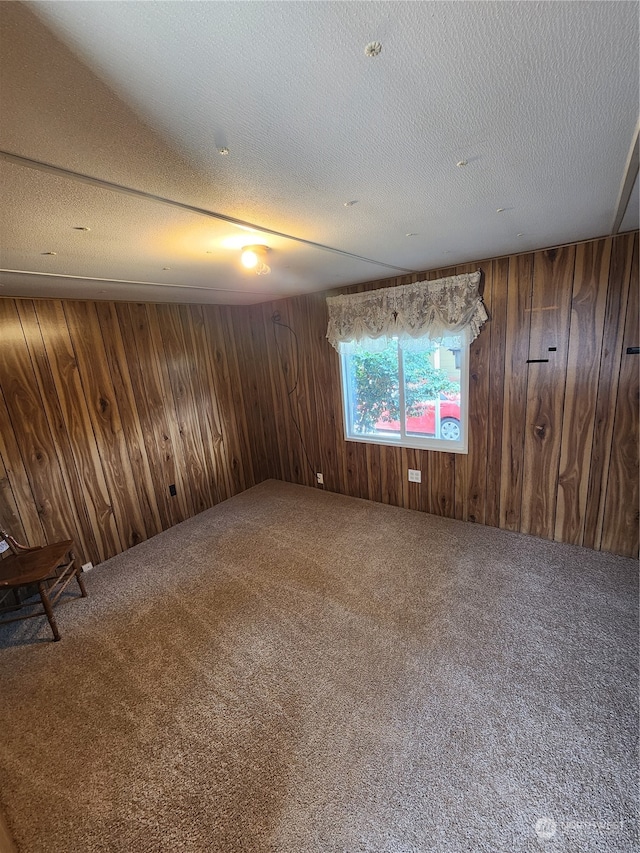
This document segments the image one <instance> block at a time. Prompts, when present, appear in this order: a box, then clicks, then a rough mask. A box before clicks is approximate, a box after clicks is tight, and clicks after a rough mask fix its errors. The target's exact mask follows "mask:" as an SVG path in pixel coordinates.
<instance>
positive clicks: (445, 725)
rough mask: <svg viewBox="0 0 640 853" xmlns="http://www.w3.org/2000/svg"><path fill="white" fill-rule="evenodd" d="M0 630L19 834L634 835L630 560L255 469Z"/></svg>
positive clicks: (182, 837) (447, 842)
mask: <svg viewBox="0 0 640 853" xmlns="http://www.w3.org/2000/svg"><path fill="white" fill-rule="evenodd" d="M87 587H88V591H89V596H90V597H89V598H88V599H85V600H80V599H79V600H77V601H74V602H70V603H67V604H64V605H63V606H61V607H60V608H59V610H58V622H59V625H60V629H61V631H62V634H63V638H62V641H61V642H60V643H51V642H49V637H50V635H49V632H48V627H47V626H46V623H45V622H44V621H42V622H41V620H30V621H29V622H23V623H18V626H17V627H16V626H15V625H14V626H7V627H5V628H3V629H0V690H1V694H0V732H1V736H0V800H1V801H2V805H3V807H4V811H5V814H6V816H7V819H8V822H9V824H10V827H11V829H12V830H13V833H14V835H15V837H16V840H17V842H18V847H19V850H20V851H21V853H85V851H86V853H93V851H105V853H106V851H109V853H125V852H126V853H147V851H149V853H151V851H154V853H156V851H162V852H163V853H178V851H188V853H197V852H198V851H220V853H236V852H237V853H240V851H247V853H267V851H272V853H360V851H362V853H364V851H371V853H417V852H418V851H419V852H420V853H422V851H438V853H449V851H450V852H451V853H454V851H455V853H458V851H460V852H461V851H491V853H495V851H504V853H516V851H539V850H549V851H607V853H614V851H615V853H622V851H633V850H637V849H638V846H637V824H636V811H637V802H638V800H637V798H638V773H637V733H638V704H637V695H638V676H637V661H638V632H637V605H638V586H637V564H636V562H635V561H633V560H626V559H623V558H620V557H615V556H611V555H606V554H600V553H595V552H590V551H587V550H584V549H580V548H575V547H571V546H562V545H556V544H553V543H549V542H544V541H541V540H536V539H533V538H527V537H523V536H519V535H517V534H509V533H505V532H502V531H497V530H493V529H490V528H486V527H481V526H474V525H471V524H464V523H461V522H455V521H450V520H446V519H440V518H435V517H433V516H427V515H424V514H421V513H416V512H410V511H407V510H402V509H397V508H394V507H389V506H384V505H380V504H373V503H368V502H365V501H360V500H355V499H352V498H345V497H341V496H338V495H334V494H329V493H326V492H322V491H319V490H314V489H308V488H305V487H301V486H294V485H290V484H285V483H280V482H276V481H273V480H272V481H268V482H266V483H262V484H261V485H260V486H257V487H255V488H254V489H251V490H250V491H248V492H244V493H243V494H241V495H238V496H237V497H235V498H233V499H231V500H229V501H227V502H225V503H224V504H221V505H219V506H217V507H215V508H213V509H211V510H208V511H207V512H204V513H203V514H202V515H200V516H197V517H196V518H193V519H190V520H189V521H187V522H185V523H184V524H182V525H179V526H178V527H176V528H173V529H172V530H170V531H167V532H165V533H163V534H161V535H160V536H157V537H155V538H154V539H152V540H150V541H148V542H144V543H143V544H141V545H139V546H138V547H136V548H133V549H132V550H130V551H128V552H126V553H125V554H122V555H120V556H119V557H116V558H114V559H113V560H110V561H109V562H107V563H103V564H102V565H100V566H98V567H97V568H96V569H95V570H94V571H93V572H92V573H91V574H89V575H87Z"/></svg>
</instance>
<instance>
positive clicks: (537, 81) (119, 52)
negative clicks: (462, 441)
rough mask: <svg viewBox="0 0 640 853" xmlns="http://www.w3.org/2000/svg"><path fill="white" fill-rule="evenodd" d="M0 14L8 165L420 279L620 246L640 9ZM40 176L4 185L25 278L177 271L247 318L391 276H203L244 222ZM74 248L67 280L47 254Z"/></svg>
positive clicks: (145, 8)
mask: <svg viewBox="0 0 640 853" xmlns="http://www.w3.org/2000/svg"><path fill="white" fill-rule="evenodd" d="M0 17H1V19H2V45H1V47H2V51H0V53H1V54H2V59H1V60H0V61H1V62H2V66H1V68H0V73H1V76H2V87H1V89H0V100H1V106H2V116H3V121H2V126H1V127H0V148H1V149H3V150H5V151H9V152H12V153H14V154H18V155H21V156H23V157H28V158H33V159H36V160H41V161H44V162H47V163H52V164H55V165H57V166H61V167H64V168H66V169H71V170H75V171H78V172H81V173H84V174H88V175H92V176H95V177H99V178H102V179H104V180H108V181H113V182H116V183H121V184H124V185H126V186H130V187H134V188H137V189H140V190H144V191H146V192H149V193H155V194H159V195H161V196H166V197H169V198H173V199H177V200H179V201H183V202H186V203H189V204H193V205H197V206H201V207H204V208H208V209H211V210H214V211H219V212H222V213H225V214H228V215H231V216H235V217H238V218H241V219H243V220H247V221H249V222H254V223H256V224H258V225H263V226H265V227H269V228H272V229H276V230H279V231H283V232H285V233H287V234H294V235H297V236H300V237H303V238H306V239H310V240H313V241H316V242H320V243H325V244H328V245H330V246H334V247H337V248H340V249H344V250H346V251H349V252H352V253H355V254H358V255H363V256H365V257H367V258H372V259H375V260H379V261H382V262H385V263H387V264H393V265H397V266H399V267H402V268H405V269H410V270H418V271H421V270H426V269H432V268H441V267H444V266H450V265H451V264H456V263H464V262H468V261H471V260H474V259H480V258H486V257H495V256H498V255H501V254H511V253H514V252H517V251H523V250H530V249H533V248H543V247H546V246H550V245H558V244H560V243H568V242H573V241H576V240H581V239H588V238H593V237H596V236H601V235H603V234H606V233H608V232H609V230H610V228H611V224H612V221H613V216H614V210H615V205H616V200H617V195H618V191H619V189H620V185H621V182H622V178H623V173H624V167H625V162H626V158H627V154H628V151H629V148H630V145H631V141H632V137H633V132H634V128H635V124H636V121H637V113H638V109H637V104H638V59H637V45H638V15H637V4H635V3H617V2H593V3H538V2H528V3H483V2H480V3H470V2H466V3H459V2H443V3H439V2H438V3H436V2H433V3H431V2H419V3H416V2H391V1H390V2H384V3H379V2H371V3H363V2H358V0H354V1H353V2H343V3H336V2H268V3H258V2H254V3H246V2H244V3H238V2H215V3H207V2H189V3H184V2H164V3H154V4H150V3H95V2H90V3H31V4H29V5H28V6H27V5H23V4H17V3H3V4H0ZM45 25H46V26H45ZM46 27H50V28H51V29H50V30H49V29H47V28H46ZM372 40H378V41H380V42H381V44H382V45H383V49H382V52H381V53H380V55H379V56H377V57H367V56H366V55H365V52H364V48H365V46H366V45H367V44H368V43H370V42H371V41H372ZM220 148H228V149H229V155H228V156H226V157H221V156H220V154H219V149H220ZM461 158H462V159H465V160H466V161H467V162H468V165H467V166H466V167H465V168H464V169H458V168H456V165H455V164H456V163H457V162H459V161H460V159H461ZM7 165H8V164H4V165H3V174H2V175H0V178H2V179H3V180H4V177H5V176H4V169H5V168H6V167H7ZM14 168H19V171H20V173H24V174H25V175H26V173H28V172H29V170H28V169H26V168H25V167H14ZM36 175H37V177H38V181H37V182H36V186H34V185H33V181H30V180H29V178H28V177H25V181H24V185H23V184H22V182H21V181H20V180H18V181H17V182H16V181H13V180H9V181H8V189H7V193H6V195H5V205H4V206H3V209H4V211H5V213H4V216H5V218H4V219H3V220H1V221H0V228H1V229H2V233H3V235H6V237H5V240H4V241H3V242H4V255H3V261H2V266H3V267H5V268H8V269H19V270H33V271H42V272H52V273H56V272H61V271H62V270H63V269H64V270H65V274H75V275H81V276H85V277H87V278H91V277H93V276H99V275H101V276H103V277H111V278H117V279H124V280H131V279H135V280H144V281H149V282H154V281H158V275H159V271H161V270H162V267H164V266H170V267H171V271H170V272H171V274H170V275H168V276H166V280H167V281H170V282H175V284H176V285H186V284H192V285H197V286H199V287H209V288H217V289H218V290H219V292H220V293H221V294H224V291H225V289H227V290H228V289H229V288H233V289H235V288H238V289H239V290H240V291H241V292H240V295H239V300H240V301H261V299H262V300H264V299H269V298H271V296H272V295H273V294H274V293H275V294H280V295H284V296H286V295H289V294H291V293H293V292H297V293H300V292H303V291H313V290H321V289H324V288H326V287H333V286H339V285H343V284H352V283H354V282H358V281H368V280H372V279H375V278H381V277H384V276H385V275H388V272H385V270H384V269H381V268H380V267H378V266H376V265H373V264H368V263H366V262H363V261H356V260H353V259H349V258H341V257H339V256H336V255H332V254H330V253H327V252H322V251H320V250H317V249H313V248H310V247H305V246H301V245H300V244H295V243H291V242H290V241H280V242H279V241H278V240H277V239H276V240H275V241H274V243H273V244H272V243H270V245H272V248H273V249H274V256H273V258H274V263H273V264H271V266H272V268H273V272H272V275H271V277H270V279H268V278H265V279H264V281H262V280H260V282H259V284H258V283H257V281H256V279H255V278H251V279H249V280H247V279H246V278H242V274H241V273H239V272H238V271H237V270H236V265H237V264H236V262H237V258H236V257H235V256H231V255H229V254H228V253H227V254H225V253H224V252H222V253H219V252H218V253H216V255H215V256H214V257H205V254H204V252H205V249H206V248H209V247H210V244H211V245H212V246H214V247H215V248H216V249H219V245H220V241H221V240H222V239H223V238H224V237H225V235H227V234H228V233H229V226H227V225H225V224H224V223H222V224H221V223H217V222H215V221H214V220H210V219H203V218H202V217H199V218H198V217H195V215H191V216H190V215H187V214H184V213H182V212H180V211H176V210H175V209H173V208H164V207H162V206H160V205H158V204H157V203H150V202H145V201H143V200H139V199H132V198H127V199H123V197H122V196H118V195H117V194H114V193H113V192H110V191H109V192H106V191H105V192H104V193H101V191H99V190H96V189H95V188H93V187H89V186H87V185H84V184H81V183H80V184H75V185H74V186H72V187H71V188H67V189H66V190H65V191H62V192H60V190H59V186H58V183H57V182H56V180H54V179H53V178H52V176H50V175H47V174H44V173H36ZM63 180H64V181H65V182H69V179H68V178H64V179H63ZM9 190H10V192H9ZM348 200H358V204H356V205H353V206H352V207H344V202H345V201H348ZM125 202H126V203H125ZM498 208H504V212H503V213H502V214H500V215H499V216H496V214H495V211H496V210H497V209H498ZM114 220H115V222H114ZM74 224H89V225H90V226H91V227H92V232H91V233H90V234H87V235H84V236H85V237H87V238H88V239H86V240H84V241H83V242H80V240H79V239H75V241H73V240H72V236H73V237H75V238H78V235H77V234H75V235H71V234H69V233H68V231H69V229H70V228H71V227H72V226H73V225H74ZM627 227H628V228H634V227H637V205H636V207H635V218H634V217H632V219H631V220H629V221H627ZM231 231H232V233H236V234H237V233H238V232H237V231H234V230H233V229H231ZM121 232H124V234H122V233H121ZM407 233H416V234H417V236H416V237H414V238H411V239H407V237H406V236H405V235H406V234H407ZM518 233H523V234H524V236H523V237H522V238H517V237H516V234H518ZM81 236H82V235H81ZM54 243H55V244H56V247H57V248H56V251H58V256H57V258H56V261H55V263H54V262H53V261H51V259H49V260H47V259H45V258H42V257H41V256H40V252H41V251H46V249H47V248H48V246H51V245H53V244H54ZM164 280H165V279H160V281H164ZM18 283H19V282H17V279H16V286H17V284H18ZM266 288H268V289H269V293H267V292H266ZM248 291H252V293H251V294H248ZM150 292H151V297H150V298H154V297H156V296H157V293H156V292H155V291H153V290H152V291H150ZM162 293H163V291H162V290H160V288H158V294H162ZM164 293H165V296H166V292H164ZM182 296H183V298H184V299H185V301H187V300H188V301H207V299H206V297H205V296H203V295H202V294H201V293H200V294H198V292H197V291H196V292H193V293H190V292H183V293H182ZM227 298H228V297H224V295H221V296H218V297H215V295H214V301H225V299H227Z"/></svg>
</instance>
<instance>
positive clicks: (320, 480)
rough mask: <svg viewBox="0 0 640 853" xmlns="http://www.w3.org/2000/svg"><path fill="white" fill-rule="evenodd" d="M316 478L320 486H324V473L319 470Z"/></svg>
mask: <svg viewBox="0 0 640 853" xmlns="http://www.w3.org/2000/svg"><path fill="white" fill-rule="evenodd" d="M316 480H317V481H318V485H319V486H324V477H323V476H322V474H321V473H320V472H319V471H318V473H317V474H316Z"/></svg>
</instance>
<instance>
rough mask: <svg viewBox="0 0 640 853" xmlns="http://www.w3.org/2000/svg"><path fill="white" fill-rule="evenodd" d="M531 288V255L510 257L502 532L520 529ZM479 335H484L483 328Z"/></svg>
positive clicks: (503, 416)
mask: <svg viewBox="0 0 640 853" xmlns="http://www.w3.org/2000/svg"><path fill="white" fill-rule="evenodd" d="M532 286H533V255H520V256H519V257H517V258H511V259H510V261H509V273H508V280H507V296H506V303H507V305H506V317H505V322H506V330H505V350H506V358H505V366H504V387H503V400H504V408H503V410H502V459H501V462H500V468H501V473H500V527H504V528H505V530H520V524H521V510H522V482H523V469H524V443H525V424H526V411H527V382H528V378H529V370H528V367H527V358H528V356H529V329H530V325H531V288H532ZM491 322H492V324H493V323H494V322H495V320H492V321H491ZM481 334H486V331H485V329H483V330H482V332H481ZM490 334H491V333H490ZM494 393H495V387H494ZM495 420H496V421H497V419H495Z"/></svg>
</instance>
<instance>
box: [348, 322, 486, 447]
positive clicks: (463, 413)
mask: <svg viewBox="0 0 640 853" xmlns="http://www.w3.org/2000/svg"><path fill="white" fill-rule="evenodd" d="M362 344H363V346H364V345H365V341H363V342H362ZM469 349H470V346H469V341H468V338H467V335H466V334H465V333H463V334H462V345H461V347H460V426H461V429H462V438H461V439H460V440H459V441H451V440H449V439H445V438H438V437H434V438H420V437H418V436H415V435H407V433H406V429H405V424H404V414H403V413H404V375H403V359H402V358H400V359H399V364H398V369H399V377H398V378H399V382H400V412H401V417H400V432H399V434H398V438H397V439H396V438H392V437H390V436H388V435H385V436H380V437H379V438H378V437H377V436H375V435H358V434H350V432H349V430H350V424H351V423H353V418H352V417H351V416H350V415H351V412H350V401H351V399H352V398H353V395H352V394H351V393H349V390H350V389H349V385H350V383H351V377H350V375H349V371H348V370H347V369H346V365H347V359H348V355H346V354H344V353H343V354H341V355H340V378H341V383H340V384H341V392H342V423H343V428H344V437H345V441H357V442H360V443H362V444H381V445H384V446H385V447H408V448H411V449H413V450H436V451H441V452H444V453H461V454H467V453H468V452H469ZM439 429H440V420H439V418H438V417H437V408H436V436H437V433H438V432H439Z"/></svg>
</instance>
